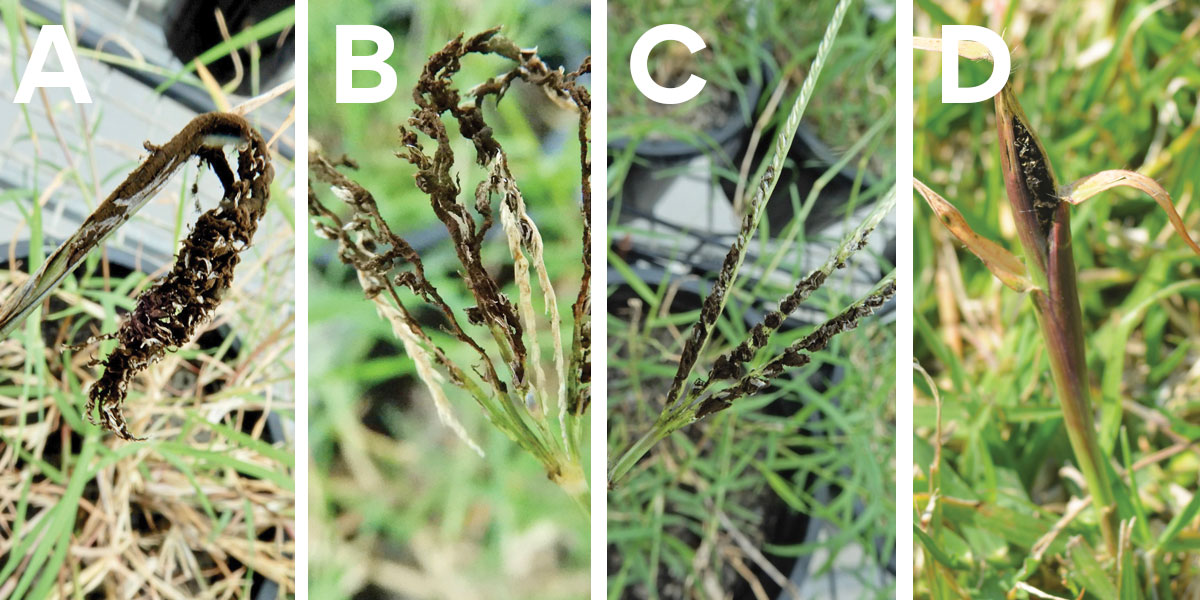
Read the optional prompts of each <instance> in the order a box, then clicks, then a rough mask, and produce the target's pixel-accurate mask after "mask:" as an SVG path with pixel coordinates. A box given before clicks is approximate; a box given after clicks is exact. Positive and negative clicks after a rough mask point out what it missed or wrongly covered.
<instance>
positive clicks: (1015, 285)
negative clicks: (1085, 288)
mask: <svg viewBox="0 0 1200 600" xmlns="http://www.w3.org/2000/svg"><path fill="white" fill-rule="evenodd" d="M913 186H915V187H916V188H917V191H918V192H920V193H921V196H922V197H924V198H925V202H927V203H928V204H929V207H930V208H932V209H933V212H935V213H937V216H938V219H939V220H940V221H941V222H942V225H945V226H946V229H948V230H950V233H952V234H954V237H956V238H958V241H960V242H962V243H963V245H964V246H966V247H967V249H968V250H970V251H971V253H972V254H974V255H975V256H978V257H979V259H980V260H982V261H983V264H984V265H986V266H987V268H988V270H989V271H991V272H992V274H993V275H995V276H996V278H997V279H999V280H1000V281H1001V282H1002V283H1004V285H1007V286H1008V287H1010V288H1012V289H1014V290H1016V291H1018V292H1025V291H1028V290H1030V289H1033V282H1032V281H1031V280H1030V279H1029V277H1027V276H1026V272H1025V265H1023V264H1021V261H1020V260H1017V257H1016V256H1013V254H1012V253H1011V252H1009V251H1008V250H1005V249H1004V248H1003V247H1001V246H1000V245H999V244H997V243H995V242H993V241H992V240H989V239H987V238H985V237H983V236H981V235H979V234H978V233H975V231H974V230H973V229H971V226H970V225H968V224H967V221H966V219H963V216H962V213H960V212H958V209H956V208H954V205H953V204H950V203H949V202H947V201H946V199H945V198H943V197H941V196H940V195H939V194H938V193H937V192H935V191H933V190H931V189H929V187H928V186H926V185H925V184H923V183H921V182H920V181H919V180H917V179H916V178H914V179H913Z"/></svg>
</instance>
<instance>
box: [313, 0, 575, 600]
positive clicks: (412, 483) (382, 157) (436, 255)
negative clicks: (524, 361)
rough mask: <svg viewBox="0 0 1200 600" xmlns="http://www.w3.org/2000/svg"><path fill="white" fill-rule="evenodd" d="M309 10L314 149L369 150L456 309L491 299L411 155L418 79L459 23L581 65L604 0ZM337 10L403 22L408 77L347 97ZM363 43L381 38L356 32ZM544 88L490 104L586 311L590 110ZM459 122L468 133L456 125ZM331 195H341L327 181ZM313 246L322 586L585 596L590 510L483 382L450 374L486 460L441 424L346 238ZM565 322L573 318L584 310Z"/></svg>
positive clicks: (565, 301) (398, 30)
mask: <svg viewBox="0 0 1200 600" xmlns="http://www.w3.org/2000/svg"><path fill="white" fill-rule="evenodd" d="M309 18H310V26H309V41H310V47H309V71H310V77H309V102H310V104H309V123H310V134H311V137H312V139H313V140H314V142H315V146H314V147H316V148H320V150H321V151H322V152H323V153H324V154H325V155H327V156H331V157H337V156H341V155H342V154H343V153H345V154H347V155H349V156H350V157H351V158H353V159H355V160H357V161H358V163H359V165H360V169H359V170H358V171H357V172H352V173H349V174H350V176H351V177H352V178H354V179H356V180H357V181H358V182H359V183H361V184H362V185H363V186H364V187H366V188H367V189H368V190H370V191H371V192H372V193H373V194H374V195H375V197H376V199H377V200H378V202H379V206H380V209H381V211H383V214H384V217H385V218H386V219H387V221H388V222H389V223H390V224H391V226H392V228H393V229H394V230H395V231H396V232H397V233H398V234H400V235H402V236H405V237H406V239H408V241H409V242H410V243H412V244H413V245H414V246H415V247H417V249H418V251H420V252H421V253H422V257H423V259H424V261H425V266H426V270H427V271H428V272H429V274H430V280H431V281H432V282H433V283H434V285H436V286H437V287H438V289H439V291H440V292H441V293H442V295H443V296H444V297H445V299H446V300H447V302H448V303H449V304H450V305H451V306H453V307H455V308H456V310H461V309H462V308H465V307H467V306H470V305H472V304H474V301H473V300H472V299H471V297H470V295H469V293H468V291H467V290H465V289H462V286H461V285H459V286H458V287H456V286H455V282H459V281H461V279H460V278H459V277H458V275H457V273H456V269H457V268H458V266H459V263H458V260H457V259H456V258H455V256H454V252H453V248H452V247H451V246H450V244H448V243H444V242H445V240H444V235H445V229H444V227H443V226H442V225H441V224H440V222H438V221H437V219H436V217H435V216H434V214H433V212H432V210H431V208H430V206H429V199H428V197H427V196H425V195H423V194H421V193H420V192H419V191H418V190H417V189H416V187H415V185H414V183H413V173H414V169H413V168H412V167H411V166H410V165H408V164H407V163H406V162H404V161H402V160H401V159H399V158H397V157H395V155H394V152H396V151H397V150H399V148H400V146H399V136H398V130H397V127H398V126H399V125H400V124H402V123H404V122H405V121H406V119H407V118H408V116H409V114H410V112H411V110H412V108H413V106H414V105H413V102H412V96H411V89H412V86H413V84H414V83H415V82H416V79H417V77H418V75H419V73H420V71H419V69H420V68H421V66H422V65H423V64H424V63H425V60H426V58H428V56H429V55H430V54H432V53H433V52H435V51H437V50H439V49H440V48H441V47H442V46H443V45H444V44H445V43H446V42H447V41H449V40H450V39H451V38H452V37H454V36H455V35H457V34H459V33H463V32H465V33H466V34H467V35H468V36H470V35H473V34H475V33H478V32H480V31H483V30H485V29H488V28H491V27H495V26H497V25H499V26H503V30H502V32H503V34H504V35H506V36H508V37H509V38H510V39H512V40H514V41H515V42H516V43H517V44H519V45H520V46H522V47H535V46H536V47H538V49H539V54H540V55H541V56H542V57H543V59H544V60H545V61H546V62H547V63H548V64H550V66H551V67H552V68H554V67H557V66H560V65H562V66H564V67H565V68H566V69H567V70H568V71H570V70H574V69H575V68H576V67H577V66H578V64H579V62H580V61H581V60H582V59H583V58H584V57H585V56H587V54H588V52H589V43H588V39H589V27H590V25H589V19H588V3H587V2H584V1H580V0H576V1H572V2H558V3H549V2H535V1H522V0H516V1H505V2H484V1H467V2H404V1H392V2H376V3H371V2H362V1H359V2H342V3H314V4H312V5H311V6H310V8H309ZM337 24H375V25H380V26H382V27H384V28H386V29H388V30H389V31H390V32H391V33H392V35H393V37H394V39H395V41H396V50H395V52H394V54H393V55H392V57H391V59H390V60H389V63H390V64H391V65H392V66H393V67H394V68H395V70H396V74H397V79H398V81H399V86H398V88H397V91H396V94H395V95H394V96H393V97H392V98H391V99H390V100H387V101H384V102H381V103H378V104H335V103H334V86H333V79H334V73H335V68H334V62H333V61H334V52H333V51H334V31H335V30H334V26H335V25H337ZM355 51H356V53H359V54H367V53H371V52H373V51H374V48H373V45H372V44H369V43H364V44H362V45H361V46H359V45H357V44H356V48H355ZM510 65H511V63H509V62H507V61H505V60H504V59H500V58H496V57H479V56H470V57H468V58H466V59H464V61H463V69H462V71H461V72H460V73H459V74H458V75H457V76H456V78H455V81H456V83H457V84H458V86H459V87H460V89H463V90H465V89H469V88H470V87H471V86H473V85H475V84H477V83H480V82H482V81H484V80H485V79H487V78H489V77H492V76H495V75H498V74H500V73H502V72H504V71H505V70H507V69H508V68H509V67H510ZM377 81H378V76H377V75H375V74H372V73H358V74H356V77H355V83H356V85H359V86H366V85H372V84H374V83H376V82H377ZM543 102H546V100H545V98H544V96H543V95H542V93H541V92H540V91H539V90H531V89H529V88H526V87H518V86H514V88H513V89H512V90H511V91H510V93H509V95H508V96H506V97H505V99H504V100H503V101H502V102H500V104H499V108H498V109H496V107H495V105H494V104H493V103H490V102H489V104H488V107H487V108H486V109H485V112H486V114H487V118H488V124H489V125H491V126H492V127H493V128H495V130H496V138H497V140H498V141H500V143H501V144H502V145H503V146H504V149H505V151H506V152H507V153H508V156H509V161H510V166H511V168H512V171H513V174H514V175H515V177H516V179H517V182H518V184H519V185H520V187H521V190H522V192H523V194H524V196H525V200H526V203H527V204H528V206H529V211H530V214H531V216H532V218H533V219H534V220H535V221H536V222H537V223H538V227H539V228H540V230H541V233H542V236H543V238H544V242H545V245H546V253H545V256H546V266H547V268H548V270H549V272H550V273H551V275H552V277H555V282H554V283H555V287H556V291H557V292H558V299H559V302H560V305H561V306H560V310H561V311H562V312H563V314H564V315H570V314H571V312H570V303H571V302H572V301H573V300H574V298H575V294H576V290H578V285H579V277H580V275H581V274H582V267H581V265H580V263H579V260H580V259H579V257H580V252H581V249H580V240H581V236H582V223H581V221H580V218H579V216H578V215H579V198H580V191H579V154H578V143H577V142H576V141H575V127H576V122H575V121H574V120H573V119H572V118H571V117H569V116H565V118H564V120H558V118H559V117H560V116H563V114H564V113H563V111H552V110H545V105H543V104H541V103H543ZM547 119H553V120H547ZM451 135H452V137H453V138H458V136H457V135H456V134H455V133H454V130H453V129H452V133H451ZM431 147H432V146H431V145H427V146H426V148H427V150H428V149H429V148H431ZM455 153H456V156H457V157H458V163H457V164H456V169H457V170H458V171H459V173H460V177H461V182H462V185H463V187H464V190H465V191H464V194H469V193H470V192H471V190H472V189H473V188H474V185H475V183H476V182H478V181H479V178H480V173H481V170H480V169H479V168H478V167H475V166H474V164H473V158H474V155H475V153H474V151H473V149H472V148H471V146H470V142H468V141H466V140H463V139H461V138H459V139H456V140H455ZM468 165H470V166H469V167H468ZM318 193H321V194H323V195H325V197H326V199H327V201H328V200H329V199H331V196H329V195H328V193H327V190H324V189H321V188H318ZM331 205H332V204H331ZM309 248H310V257H309V259H310V260H309V269H310V271H309V286H310V293H309V320H310V330H309V335H310V339H312V340H313V341H314V343H312V344H311V345H310V354H309V373H310V375H309V384H310V396H309V399H310V407H311V413H310V420H309V423H310V426H309V436H310V437H309V441H310V447H311V459H312V470H311V484H310V490H311V491H310V494H311V496H310V498H311V504H310V506H311V509H310V510H311V513H310V523H311V526H312V532H313V533H312V540H313V542H312V545H311V546H310V547H311V548H313V554H312V562H311V563H310V564H311V565H312V567H311V571H310V579H311V584H310V590H311V593H312V595H313V597H320V598H343V597H360V598H390V597H405V598H408V597H414V598H419V597H490V598H578V597H584V596H586V595H587V590H588V587H587V586H588V581H589V579H588V562H587V561H588V539H589V538H588V521H587V518H586V515H584V514H583V513H582V512H581V511H580V510H579V509H578V508H577V507H575V506H574V505H573V504H572V503H571V501H570V499H569V498H568V497H567V496H566V495H565V494H563V493H562V492H560V491H559V490H558V489H557V487H556V486H555V485H554V484H553V483H551V482H550V481H549V480H547V478H546V474H545V471H544V470H543V469H542V467H541V465H540V464H539V463H538V462H537V461H536V460H534V459H533V458H532V457H531V456H528V455H527V454H526V453H525V452H523V451H522V450H521V449H520V448H519V447H517V445H516V444H514V443H512V442H511V441H510V440H509V439H508V438H507V437H506V436H505V435H504V434H502V433H500V432H499V431H497V430H495V429H494V428H493V427H491V426H490V425H489V424H488V423H487V422H486V420H485V419H484V418H483V416H482V413H481V412H480V411H479V409H478V407H477V406H476V405H475V404H474V402H473V401H472V400H470V399H469V398H468V397H467V396H466V394H456V393H455V392H456V390H454V389H451V390H450V394H451V403H452V404H453V409H454V412H455V414H456V416H457V417H458V419H459V420H460V421H462V422H463V424H464V425H465V427H466V429H467V431H468V432H469V433H470V434H471V436H472V437H474V439H475V440H476V441H478V442H479V443H480V445H481V446H482V447H483V449H484V450H485V451H486V452H487V457H486V458H484V459H481V458H479V456H478V455H476V454H475V453H474V452H472V451H471V450H470V449H469V448H468V447H467V446H466V445H465V444H463V443H462V442H461V441H460V440H458V439H457V438H456V437H455V436H454V435H453V434H452V433H451V432H450V430H449V429H448V428H446V427H445V426H443V425H441V423H440V422H439V421H438V419H437V416H436V414H435V411H434V408H433V405H432V403H431V402H428V401H426V400H427V399H428V398H427V395H426V392H425V391H424V390H423V389H422V388H421V387H420V385H419V384H416V385H414V382H415V381H416V379H415V377H414V373H413V367H412V364H411V362H410V361H409V360H408V358H407V357H406V356H405V355H404V353H403V351H402V349H401V347H400V344H399V342H398V340H396V338H395V336H394V335H393V333H392V332H391V328H390V325H389V324H388V323H387V322H386V321H384V320H382V319H380V318H378V317H377V316H376V314H375V310H374V308H373V307H372V306H371V304H370V303H369V302H367V301H366V300H365V299H364V297H363V293H362V290H361V288H360V287H359V285H358V282H357V281H356V279H355V278H354V276H353V272H352V271H350V270H349V269H348V268H347V267H345V266H344V265H342V264H341V263H340V262H339V261H338V260H337V258H336V256H335V250H336V248H335V246H334V244H332V243H331V242H328V241H326V240H323V239H320V238H316V237H315V236H312V235H311V234H310V240H309ZM484 259H485V264H488V265H494V266H495V268H501V267H502V266H503V265H506V264H511V259H510V258H509V257H508V251H507V249H506V248H505V247H504V245H503V244H502V243H490V244H484ZM417 316H418V318H421V317H422V316H423V314H422V313H421V312H420V311H418V312H417ZM564 328H566V330H568V331H569V323H568V324H565V325H564ZM431 334H432V335H435V338H436V336H437V335H438V332H431ZM436 339H442V340H444V339H445V338H444V337H442V338H436ZM442 346H443V348H445V349H446V350H447V352H449V353H450V355H451V357H452V359H454V360H457V361H458V362H459V364H464V365H469V364H472V363H473V360H474V359H473V358H472V355H470V354H469V353H467V354H462V353H461V352H462V351H463V350H464V348H462V347H461V345H460V344H459V345H455V344H442ZM456 356H457V357H458V358H457V359H455V358H454V357H456Z"/></svg>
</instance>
